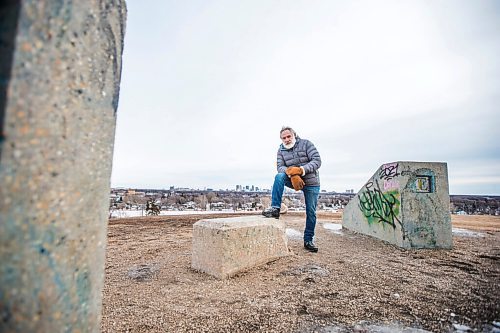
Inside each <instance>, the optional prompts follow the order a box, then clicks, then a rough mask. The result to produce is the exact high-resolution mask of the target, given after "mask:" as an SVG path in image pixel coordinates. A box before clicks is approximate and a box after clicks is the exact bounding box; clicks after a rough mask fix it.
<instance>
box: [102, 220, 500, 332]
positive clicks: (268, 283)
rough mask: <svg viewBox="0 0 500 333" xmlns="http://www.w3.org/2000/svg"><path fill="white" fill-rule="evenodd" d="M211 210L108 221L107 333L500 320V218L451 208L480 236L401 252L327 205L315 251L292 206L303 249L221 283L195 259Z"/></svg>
mask: <svg viewBox="0 0 500 333" xmlns="http://www.w3.org/2000/svg"><path fill="white" fill-rule="evenodd" d="M223 216H228V215H226V214H225V215H223ZM215 217H220V216H218V215H210V216H206V217H205V218H215ZM201 218H204V217H201V216H163V217H149V218H148V217H145V218H129V219H119V220H111V221H110V223H109V229H108V235H109V238H108V250H107V263H106V279H105V287H104V298H103V320H102V331H103V332H127V331H128V332H252V331H255V332H313V331H318V332H334V330H332V326H331V325H336V324H342V325H344V326H343V327H344V328H345V327H347V330H351V329H352V327H353V326H354V325H356V324H357V323H359V322H360V321H363V320H367V321H369V322H372V323H384V322H387V323H394V322H400V323H402V324H403V325H405V326H411V327H421V328H423V329H426V330H431V331H435V332H448V331H450V328H451V327H452V324H453V323H455V324H465V325H468V326H470V327H472V328H478V329H480V328H484V327H486V328H487V327H489V326H487V325H489V324H491V323H492V322H493V321H497V322H498V321H500V288H499V281H500V261H499V259H500V218H499V217H482V216H460V217H455V216H453V224H454V227H459V228H467V229H469V230H475V231H476V233H471V234H469V235H467V234H465V235H466V236H463V235H462V234H460V235H459V236H454V237H453V240H454V248H453V250H448V251H445V250H402V249H399V248H397V247H395V246H392V245H388V244H386V243H383V242H381V241H378V240H376V239H373V238H370V237H366V236H363V235H359V234H354V233H351V232H349V231H342V230H337V229H338V225H337V224H336V223H340V220H341V216H340V214H319V216H318V218H319V220H318V225H317V227H316V231H317V241H316V243H317V244H318V245H319V247H320V251H319V252H318V253H317V254H312V253H308V252H305V251H304V250H303V248H302V240H301V237H302V235H301V233H302V229H303V224H304V222H303V221H304V218H303V217H302V216H301V215H292V214H287V215H285V217H284V218H285V221H286V223H287V228H288V229H287V234H288V235H289V238H290V240H289V247H290V248H291V249H292V251H293V252H294V255H292V256H290V257H287V258H283V259H280V260H276V261H274V262H272V263H269V264H266V265H263V266H260V267H257V268H254V269H251V270H249V271H247V272H244V273H241V274H238V275H237V276H235V277H233V278H231V279H228V280H223V281H220V280H217V279H215V278H212V277H211V276H208V275H205V274H202V273H198V272H196V271H194V270H192V269H191V267H190V260H191V235H192V233H191V231H192V224H193V223H194V222H196V221H197V220H199V219H201ZM485 325H486V326H485ZM337 331H338V330H337Z"/></svg>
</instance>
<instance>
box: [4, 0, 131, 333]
mask: <svg viewBox="0 0 500 333" xmlns="http://www.w3.org/2000/svg"><path fill="white" fill-rule="evenodd" d="M125 17H126V8H125V3H124V1H123V0H116V1H106V0H101V1H97V0H85V1H43V0H36V1H35V0H24V1H13V0H7V1H2V2H1V4H0V39H1V40H0V45H1V46H0V47H1V52H0V54H1V55H0V63H1V66H0V76H1V77H0V108H1V109H0V112H1V113H0V125H1V126H0V129H1V137H0V184H1V185H0V331H1V332H97V331H99V329H100V326H99V325H100V316H101V293H102V287H103V274H104V259H105V246H106V229H107V216H108V215H107V214H108V204H109V198H108V195H109V187H110V174H111V162H112V153H113V142H114V133H115V121H116V109H117V103H118V95H119V84H120V73H121V54H122V50H123V37H124V30H125V28H124V26H125Z"/></svg>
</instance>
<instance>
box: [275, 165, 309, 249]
mask: <svg viewBox="0 0 500 333" xmlns="http://www.w3.org/2000/svg"><path fill="white" fill-rule="evenodd" d="M285 186H286V187H289V188H293V186H292V181H291V180H290V178H288V176H287V174H286V173H278V174H277V175H276V177H274V183H273V193H272V201H271V206H272V207H276V208H280V207H281V200H282V198H283V192H284V191H285ZM302 192H303V193H304V200H305V202H306V228H305V230H304V242H309V241H312V240H313V237H314V228H316V205H317V204H318V197H319V186H304V188H303V189H302Z"/></svg>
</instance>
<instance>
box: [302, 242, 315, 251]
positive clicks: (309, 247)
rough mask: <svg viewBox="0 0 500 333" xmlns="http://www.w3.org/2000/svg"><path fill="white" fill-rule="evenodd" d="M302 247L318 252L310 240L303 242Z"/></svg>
mask: <svg viewBox="0 0 500 333" xmlns="http://www.w3.org/2000/svg"><path fill="white" fill-rule="evenodd" d="M304 248H305V249H306V250H307V251H310V252H318V248H317V247H316V245H314V243H313V242H312V241H308V242H304Z"/></svg>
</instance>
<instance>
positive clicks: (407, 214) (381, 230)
mask: <svg viewBox="0 0 500 333" xmlns="http://www.w3.org/2000/svg"><path fill="white" fill-rule="evenodd" d="M342 224H343V227H345V228H347V229H351V230H353V231H357V232H360V233H363V234H366V235H369V236H373V237H376V238H380V239H382V240H385V241H387V242H389V243H392V244H395V245H397V246H400V247H403V248H451V247H452V245H453V243H452V232H451V216H450V195H449V190H448V169H447V166H446V163H434V162H395V163H388V164H384V165H382V166H381V167H380V168H379V169H378V170H377V172H376V173H375V174H374V175H373V177H372V178H371V179H370V180H369V181H368V182H367V183H366V184H365V186H363V188H362V189H361V190H360V191H359V192H358V194H357V195H356V197H354V198H353V199H352V200H351V201H350V202H349V204H348V205H347V206H346V208H345V209H344V213H343V218H342Z"/></svg>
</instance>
